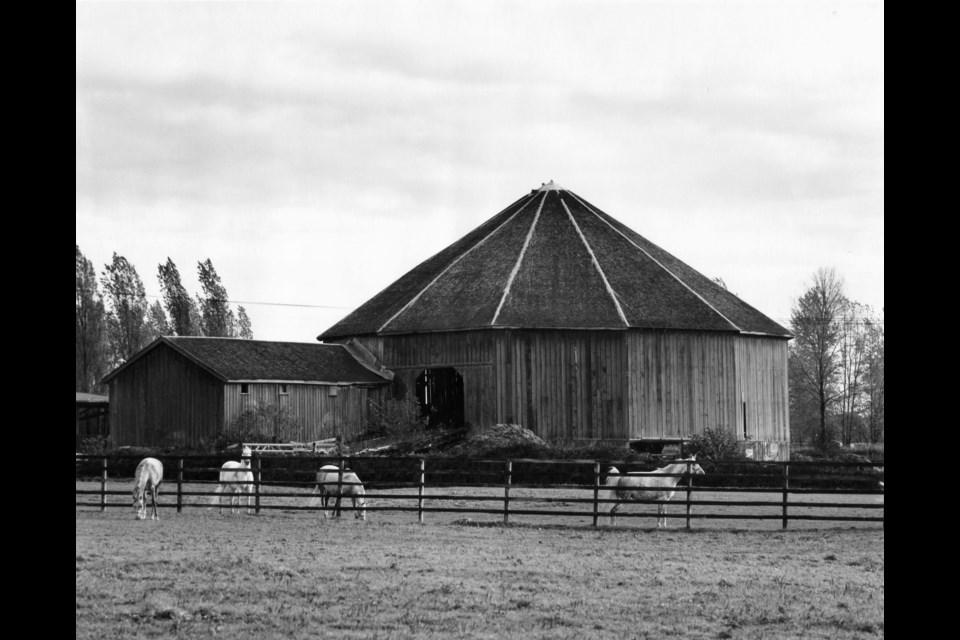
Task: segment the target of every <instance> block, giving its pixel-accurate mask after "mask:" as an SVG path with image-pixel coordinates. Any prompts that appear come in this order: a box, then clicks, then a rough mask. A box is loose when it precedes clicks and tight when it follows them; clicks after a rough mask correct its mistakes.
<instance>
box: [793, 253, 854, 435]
mask: <svg viewBox="0 0 960 640" xmlns="http://www.w3.org/2000/svg"><path fill="white" fill-rule="evenodd" d="M846 303H847V300H846V297H845V296H844V293H843V280H842V279H841V278H840V277H839V276H838V275H837V274H836V272H835V271H834V270H833V269H832V268H831V269H826V268H821V269H818V270H817V272H816V273H815V274H814V276H813V283H812V285H811V287H810V288H809V289H808V290H807V291H806V293H804V294H803V295H802V296H801V297H800V299H799V300H797V302H796V304H795V306H794V308H793V311H792V313H791V316H790V321H791V325H792V330H793V334H794V340H793V344H792V345H791V349H790V359H791V364H792V371H793V372H794V373H795V375H796V376H797V380H795V385H794V389H795V390H796V391H798V392H800V393H804V394H810V395H811V396H812V397H813V398H814V399H815V402H816V406H817V412H818V414H819V415H818V417H819V423H818V425H819V433H818V440H819V444H820V446H821V447H824V448H826V447H827V445H828V443H829V442H830V439H831V438H830V429H829V426H828V424H827V411H828V408H830V407H831V406H832V405H833V404H834V403H835V402H836V401H837V399H838V398H839V397H840V389H839V386H838V376H839V373H840V348H841V340H840V335H841V324H842V320H843V315H842V314H843V310H844V308H845V305H846Z"/></svg>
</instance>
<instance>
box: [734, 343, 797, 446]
mask: <svg viewBox="0 0 960 640" xmlns="http://www.w3.org/2000/svg"><path fill="white" fill-rule="evenodd" d="M735 344H736V361H737V365H736V367H737V389H736V397H737V400H738V402H737V435H738V436H739V437H740V438H741V439H742V438H743V404H742V403H743V402H746V405H747V421H746V422H747V436H748V439H750V440H763V441H772V442H789V440H790V411H789V395H788V385H787V341H786V340H781V339H774V338H763V337H759V336H739V337H737V339H736V343H735Z"/></svg>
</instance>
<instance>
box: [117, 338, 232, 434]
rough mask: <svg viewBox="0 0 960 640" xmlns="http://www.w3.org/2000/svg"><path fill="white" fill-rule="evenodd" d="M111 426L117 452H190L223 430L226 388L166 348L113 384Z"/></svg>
mask: <svg viewBox="0 0 960 640" xmlns="http://www.w3.org/2000/svg"><path fill="white" fill-rule="evenodd" d="M109 386H110V426H111V431H112V435H113V441H114V444H115V445H117V446H160V447H172V446H185V445H192V444H197V443H199V441H200V439H201V438H203V439H209V438H211V437H212V436H213V435H214V434H215V433H216V432H217V429H218V427H219V426H220V425H221V424H223V386H222V384H221V382H220V381H219V380H218V379H217V378H215V377H214V376H213V375H211V374H209V373H207V372H206V371H204V370H202V369H200V368H199V367H197V366H196V365H195V364H194V363H193V362H191V361H190V360H188V359H187V358H185V357H184V356H182V355H180V354H179V353H177V352H175V351H174V350H173V349H170V348H169V347H167V346H165V345H160V346H158V347H157V348H155V349H152V350H151V351H149V352H148V353H146V354H144V355H143V356H142V357H140V358H139V359H137V360H136V361H135V362H132V363H131V364H130V365H129V366H128V367H127V368H126V369H125V370H124V371H122V372H121V373H120V374H119V375H117V376H116V377H114V378H113V379H112V380H110V383H109Z"/></svg>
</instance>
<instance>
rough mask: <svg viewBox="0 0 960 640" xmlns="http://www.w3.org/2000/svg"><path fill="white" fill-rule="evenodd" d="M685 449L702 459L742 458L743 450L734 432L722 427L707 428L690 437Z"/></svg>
mask: <svg viewBox="0 0 960 640" xmlns="http://www.w3.org/2000/svg"><path fill="white" fill-rule="evenodd" d="M687 451H689V452H690V453H691V454H693V455H695V456H697V457H698V458H700V459H703V460H742V459H743V458H744V456H743V451H741V449H740V442H739V441H738V440H737V436H736V434H734V433H733V432H732V431H724V430H723V429H720V428H717V429H710V428H707V429H705V430H704V432H703V433H698V434H696V435H694V436H693V437H692V438H690V442H689V443H688V444H687Z"/></svg>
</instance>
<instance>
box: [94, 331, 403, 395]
mask: <svg viewBox="0 0 960 640" xmlns="http://www.w3.org/2000/svg"><path fill="white" fill-rule="evenodd" d="M159 344H166V345H168V346H170V347H171V348H173V349H174V350H176V351H178V352H179V353H181V354H183V355H184V356H185V357H187V358H189V359H190V360H193V361H194V362H195V363H197V364H198V365H200V366H202V367H203V368H205V369H207V370H208V371H209V372H210V373H212V374H213V375H215V376H216V377H218V378H220V379H221V380H223V381H225V382H227V381H257V380H280V381H289V382H329V383H357V384H380V383H383V382H385V379H384V378H383V377H381V376H379V375H377V374H376V373H374V372H373V371H370V370H369V369H368V368H366V367H364V366H363V365H361V364H360V363H359V362H357V360H356V359H355V358H354V357H353V356H352V355H351V354H350V353H349V352H348V351H347V349H346V348H345V347H344V346H343V345H339V344H319V343H316V344H315V343H303V342H267V341H264V340H242V339H239V338H207V337H199V336H164V337H162V338H158V339H157V340H156V341H154V343H153V344H151V345H150V346H148V347H146V348H144V349H143V351H141V352H140V353H139V354H138V355H136V356H134V357H133V358H131V359H130V360H129V361H128V362H127V363H126V364H124V365H123V366H121V367H119V368H118V369H115V370H114V371H113V372H111V373H110V374H109V375H107V377H106V378H104V380H108V379H110V378H112V377H113V376H115V375H116V374H117V373H118V372H119V371H120V370H122V369H123V368H124V367H126V366H127V364H129V363H130V362H132V361H134V360H136V359H138V358H139V357H140V356H141V355H143V354H144V353H146V352H147V351H149V350H151V349H153V348H156V346H158V345H159Z"/></svg>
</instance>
